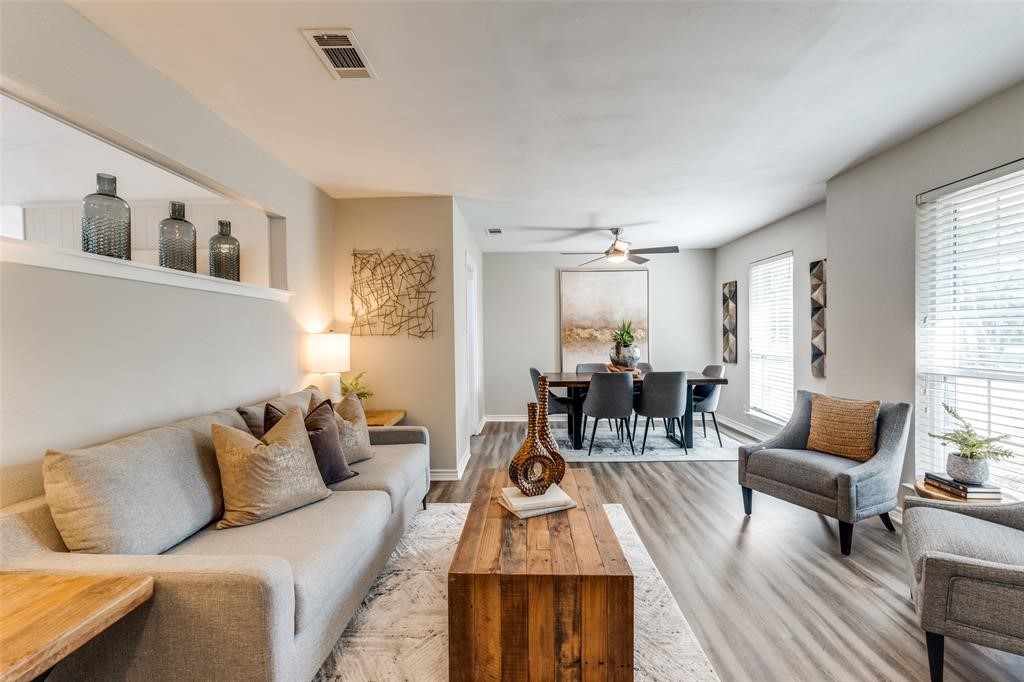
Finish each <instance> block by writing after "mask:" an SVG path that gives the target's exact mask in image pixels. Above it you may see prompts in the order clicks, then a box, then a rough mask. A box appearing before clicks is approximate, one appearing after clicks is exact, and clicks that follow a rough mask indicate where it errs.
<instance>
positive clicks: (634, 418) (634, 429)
mask: <svg viewBox="0 0 1024 682" xmlns="http://www.w3.org/2000/svg"><path fill="white" fill-rule="evenodd" d="M639 417H640V413H639V412H634V413H633V433H636V420H637V418H639Z"/></svg>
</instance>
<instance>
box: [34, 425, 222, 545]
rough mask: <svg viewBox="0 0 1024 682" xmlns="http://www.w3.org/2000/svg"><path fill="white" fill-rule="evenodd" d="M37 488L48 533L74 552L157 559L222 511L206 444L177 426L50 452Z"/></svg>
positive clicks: (205, 439) (212, 460)
mask: <svg viewBox="0 0 1024 682" xmlns="http://www.w3.org/2000/svg"><path fill="white" fill-rule="evenodd" d="M209 418H211V419H213V420H214V421H216V420H217V419H218V418H217V417H216V416H212V417H209ZM43 484H44V487H45V489H46V501H47V503H48V504H49V505H50V511H51V514H52V515H53V522H54V525H56V526H57V529H58V530H59V531H60V534H61V537H62V538H63V540H64V544H65V545H67V547H68V549H69V550H71V551H72V552H88V553H91V554H159V553H160V552H162V551H164V550H165V549H167V548H168V547H171V546H173V545H175V544H177V543H178V542H181V541H182V540H183V539H185V538H187V537H188V536H189V535H191V534H192V533H194V532H196V531H197V530H199V529H200V528H202V527H203V526H206V525H207V524H209V523H210V522H211V521H213V520H215V519H216V518H217V517H218V516H220V513H221V509H222V500H221V490H220V478H219V476H218V471H217V459H216V456H215V454H214V452H213V448H212V446H211V444H210V440H209V436H207V435H205V434H201V433H198V432H196V431H193V430H192V429H190V428H183V427H181V426H163V427H160V428H157V429H150V430H148V431H142V432H140V433H136V434H133V435H131V436H128V437H126V438H119V439H117V440H114V441H111V442H109V443H105V444H103V445H97V446H94V447H90V448H83V449H80V450H68V451H64V452H62V451H57V450H50V451H49V452H47V453H46V456H45V457H44V458H43Z"/></svg>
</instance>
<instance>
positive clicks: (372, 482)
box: [328, 443, 430, 512]
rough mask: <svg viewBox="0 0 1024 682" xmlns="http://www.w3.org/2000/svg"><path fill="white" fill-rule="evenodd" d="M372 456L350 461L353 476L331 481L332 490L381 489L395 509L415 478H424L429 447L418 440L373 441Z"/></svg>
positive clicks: (392, 509)
mask: <svg viewBox="0 0 1024 682" xmlns="http://www.w3.org/2000/svg"><path fill="white" fill-rule="evenodd" d="M373 455H374V456H373V459H367V460H363V461H362V462H359V463H358V464H353V465H352V470H353V471H357V472H359V475H358V476H356V477H355V478H350V479H348V480H347V481H341V482H339V483H334V484H332V485H330V486H328V487H329V488H331V489H332V490H381V491H383V492H386V493H387V494H388V495H389V496H390V497H391V511H392V512H394V511H395V510H397V509H398V508H399V507H400V506H401V505H402V501H403V500H404V499H405V496H406V494H407V493H408V492H409V491H410V490H412V489H413V488H414V487H415V486H416V483H417V482H418V481H424V482H425V481H426V476H427V474H426V472H427V469H428V466H429V462H430V451H429V450H428V449H427V446H426V445H423V444H421V443H410V444H402V445H374V446H373Z"/></svg>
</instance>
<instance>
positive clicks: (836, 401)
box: [807, 393, 881, 462]
mask: <svg viewBox="0 0 1024 682" xmlns="http://www.w3.org/2000/svg"><path fill="white" fill-rule="evenodd" d="M879 405H881V403H880V402H879V401H878V400H843V399H842V398H831V397H829V396H827V395H821V394H819V393H815V394H814V395H812V396H811V433H810V435H809V436H808V437H807V449H808V450H817V451H818V452H826V453H828V454H830V455H838V456H840V457H846V458H848V459H853V460H857V461H858V462H866V461H868V460H869V459H871V458H872V457H873V456H874V454H875V436H876V432H877V429H878V407H879Z"/></svg>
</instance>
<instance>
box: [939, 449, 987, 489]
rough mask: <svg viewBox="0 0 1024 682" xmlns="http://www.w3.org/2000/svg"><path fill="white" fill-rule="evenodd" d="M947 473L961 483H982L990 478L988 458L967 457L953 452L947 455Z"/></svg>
mask: <svg viewBox="0 0 1024 682" xmlns="http://www.w3.org/2000/svg"><path fill="white" fill-rule="evenodd" d="M946 473H947V474H949V475H950V476H952V477H953V478H954V479H956V480H957V481H959V482H960V483H970V484H972V485H980V484H982V483H984V482H985V481H987V480H988V476H989V472H988V460H987V459H967V458H966V457H961V456H960V455H958V454H956V453H953V452H951V453H949V454H948V455H947V456H946Z"/></svg>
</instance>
